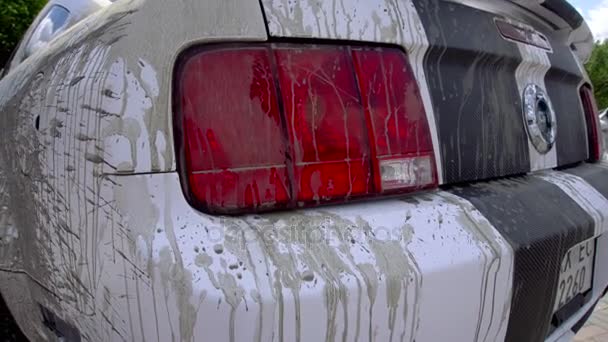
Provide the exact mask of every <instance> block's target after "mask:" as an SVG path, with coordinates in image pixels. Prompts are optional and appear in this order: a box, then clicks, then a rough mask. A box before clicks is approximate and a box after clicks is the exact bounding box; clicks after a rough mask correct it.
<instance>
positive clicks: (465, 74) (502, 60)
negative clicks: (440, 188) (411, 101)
mask: <svg viewBox="0 0 608 342" xmlns="http://www.w3.org/2000/svg"><path fill="white" fill-rule="evenodd" d="M262 3H263V6H264V10H265V13H266V18H267V21H268V27H269V34H270V36H272V37H287V38H315V39H339V40H356V41H372V42H382V43H391V44H398V45H400V46H402V47H403V48H404V49H405V51H407V52H408V55H409V58H410V62H411V64H412V67H413V69H414V74H415V75H416V78H417V80H418V82H419V84H422V85H427V86H422V87H421V95H422V99H423V102H424V105H425V110H426V113H427V118H428V122H429V125H430V126H431V132H432V137H433V144H434V150H435V157H436V163H437V165H438V169H439V179H440V183H448V184H449V183H459V182H467V181H476V180H477V181H478V180H481V179H492V178H497V177H504V176H508V175H516V174H523V173H526V172H530V171H537V170H544V169H547V168H554V167H556V166H563V165H570V164H573V163H576V162H580V161H584V160H586V159H587V158H588V154H587V151H588V148H587V139H586V127H585V124H584V123H585V121H584V119H583V115H584V114H583V113H584V112H583V107H582V103H581V102H580V101H579V100H575V101H569V100H568V99H572V98H574V99H578V98H579V96H578V91H579V87H580V85H582V84H583V83H584V82H587V79H588V78H587V76H586V73H585V71H584V68H583V67H582V64H581V63H580V62H579V61H578V58H577V57H576V56H575V54H574V53H573V52H572V51H571V50H570V44H569V43H568V42H569V41H568V40H567V38H568V37H564V35H563V33H562V32H560V31H557V32H556V31H555V30H554V29H552V28H549V27H548V26H547V24H546V22H544V21H543V20H540V19H539V18H538V17H536V18H534V17H533V16H531V14H530V13H525V15H524V14H521V13H520V12H521V11H522V9H521V8H520V7H519V6H518V5H516V4H514V3H510V2H507V1H499V2H496V1H489V2H488V3H487V4H485V5H484V6H481V8H479V7H480V6H478V4H476V2H475V1H445V0H433V1H417V0H409V1H383V0H377V1H356V0H353V1H341V2H331V1H330V2H318V1H300V2H291V1H287V0H264V1H262ZM498 18H500V19H502V20H506V21H509V22H511V23H513V24H514V25H517V26H519V27H523V28H526V29H527V30H530V31H536V32H540V33H541V34H543V35H544V36H545V37H547V39H548V42H549V43H550V46H551V47H552V51H547V50H545V49H542V48H538V47H535V46H532V45H528V44H524V43H521V42H516V41H511V40H507V39H505V38H503V37H502V36H501V34H500V32H499V30H498V29H497V27H496V25H495V20H496V19H498ZM476 32H479V34H476ZM472 35H473V36H475V39H471V38H472ZM529 84H536V85H538V86H540V88H541V89H543V90H544V91H545V92H546V93H547V94H548V96H549V98H550V100H551V101H552V103H553V108H554V109H555V113H556V116H557V127H558V133H557V135H558V136H559V139H558V141H557V143H556V146H555V147H554V148H553V149H552V150H550V151H549V153H547V154H542V153H539V152H537V150H536V149H535V147H534V146H533V145H532V144H531V143H527V141H528V139H527V134H526V131H525V128H524V126H523V125H522V118H521V110H522V107H523V104H522V94H523V91H524V88H525V87H526V86H527V85H529Z"/></svg>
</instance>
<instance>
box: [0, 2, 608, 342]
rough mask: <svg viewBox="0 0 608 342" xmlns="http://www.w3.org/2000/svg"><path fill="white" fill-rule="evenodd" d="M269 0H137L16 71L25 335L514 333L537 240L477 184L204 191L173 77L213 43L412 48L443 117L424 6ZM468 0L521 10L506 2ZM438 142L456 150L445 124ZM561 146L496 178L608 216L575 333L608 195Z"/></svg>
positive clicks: (3, 205) (12, 99) (7, 182)
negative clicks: (191, 55)
mask: <svg viewBox="0 0 608 342" xmlns="http://www.w3.org/2000/svg"><path fill="white" fill-rule="evenodd" d="M261 3H263V5H264V8H262V7H261V5H260V2H259V1H257V0H246V1H245V0H239V1H235V0H205V1H190V0H188V1H178V2H176V1H160V0H147V1H143V0H120V1H117V2H115V3H114V4H112V5H110V6H107V7H106V8H105V9H104V10H102V11H97V12H95V13H93V14H92V15H90V16H88V17H86V18H84V19H83V20H82V21H80V22H79V23H78V24H76V25H74V26H72V27H71V28H69V29H67V30H66V32H64V33H63V34H61V35H60V36H58V37H57V38H55V40H54V41H53V42H52V44H49V46H48V47H47V48H45V49H43V50H40V51H37V52H35V53H34V54H32V55H31V56H29V57H28V58H27V59H26V60H25V61H24V62H22V63H16V65H12V66H11V68H10V70H9V71H8V74H7V75H6V77H5V78H4V79H3V80H2V81H0V109H1V113H2V114H1V115H2V116H1V117H0V127H2V128H3V133H2V135H1V136H0V146H1V147H0V190H2V191H0V238H1V240H0V256H1V260H3V261H2V262H1V263H0V291H1V292H2V294H3V296H4V297H5V299H6V301H7V303H8V305H9V307H10V308H11V311H12V313H13V315H14V317H15V318H16V320H17V321H18V323H19V324H20V326H21V328H22V329H23V331H24V333H25V334H26V335H27V336H28V337H29V338H30V339H32V340H33V341H39V340H54V339H58V338H64V339H65V340H88V341H172V340H173V341H179V340H181V341H201V340H209V341H249V340H254V341H287V340H290V341H291V340H295V341H321V340H327V341H333V340H343V341H347V340H348V341H353V340H356V341H359V340H365V341H367V340H369V341H371V340H377V341H389V340H398V341H414V340H415V341H418V342H424V341H502V340H505V339H506V338H507V331H508V326H509V320H510V319H511V318H512V315H511V308H512V306H511V305H512V300H513V298H514V296H516V295H517V293H518V291H520V289H519V288H516V287H514V285H513V283H514V273H515V262H516V258H515V254H516V253H517V250H514V248H513V246H512V245H511V243H510V241H508V239H506V238H505V236H504V234H503V233H501V230H500V229H498V228H497V227H496V222H495V221H493V220H491V219H489V217H488V215H487V214H486V213H484V212H482V210H480V209H479V204H478V203H477V202H475V201H472V200H470V199H468V198H467V197H466V196H461V195H458V193H457V192H454V191H448V190H442V189H437V190H433V191H430V192H424V193H420V194H414V195H411V196H408V197H405V198H390V199H383V200H375V201H368V202H360V203H350V204H343V205H335V206H329V207H318V208H309V209H300V210H294V211H281V212H275V213H265V214H259V215H256V214H247V215H241V216H214V215H209V214H205V213H202V212H201V211H199V210H196V209H195V208H193V207H192V206H191V205H190V204H189V202H188V201H187V199H186V198H185V196H184V193H183V191H182V186H181V183H180V175H179V173H178V172H177V171H178V166H177V164H178V163H177V159H178V158H179V157H178V156H177V155H176V152H175V149H174V132H173V124H174V123H173V121H172V115H171V112H172V77H173V69H174V64H175V62H176V60H177V58H178V56H179V54H180V52H182V51H184V50H185V49H187V48H188V47H190V46H193V45H196V44H206V43H214V42H220V41H239V42H264V41H267V40H269V39H270V36H273V37H276V36H280V37H305V38H320V39H330V40H331V39H334V40H335V39H339V40H346V41H366V42H369V41H373V42H381V43H390V44H396V45H398V46H400V47H402V48H403V49H404V50H405V51H407V52H408V54H409V56H410V61H411V63H412V66H413V68H414V70H415V72H416V79H417V80H418V82H419V84H421V85H422V86H421V93H422V95H421V96H422V98H423V100H424V105H425V108H426V110H427V117H428V119H429V122H430V123H431V126H432V127H435V125H436V123H435V120H436V117H435V115H434V113H435V111H434V109H433V103H432V101H431V97H432V95H431V94H430V93H431V91H430V90H429V87H428V86H427V77H428V74H427V72H426V71H425V69H424V68H422V63H423V61H424V58H425V57H424V56H425V52H426V51H427V49H428V48H429V38H428V36H427V33H426V32H425V29H423V28H422V23H421V19H420V16H419V13H418V12H417V11H416V10H415V9H414V5H413V4H412V1H411V0H403V1H402V0H399V1H396V0H387V1H384V0H365V1H363V0H343V1H340V2H336V3H333V2H324V3H323V5H322V6H321V5H320V7H315V6H316V5H315V4H314V3H316V1H303V2H302V4H301V5H302V7H297V6H296V7H297V11H289V10H287V9H288V8H292V5H291V4H290V2H289V1H282V0H263V1H261ZM454 3H467V4H468V5H470V6H474V7H479V8H486V6H490V5H488V4H490V3H491V4H492V6H494V8H492V10H493V11H494V10H496V12H497V13H504V11H502V12H501V11H499V9H501V8H502V7H501V6H503V5H500V4H498V2H491V1H490V2H487V3H486V2H476V1H470V2H469V1H454ZM505 3H506V2H505ZM492 6H490V7H492ZM509 6H513V5H512V4H511V5H508V6H507V5H505V6H504V7H505V8H510V7H509ZM530 6H533V5H530ZM383 8H390V10H386V11H385V10H377V9H383ZM368 12H369V13H373V15H368V14H367V13H368ZM512 15H513V17H516V18H517V17H518V14H517V13H514V14H512ZM265 17H266V18H267V20H268V28H267V23H266V22H265V19H264V18H265ZM404 23H406V24H407V25H406V24H404ZM586 32H588V29H587V30H585V29H584V28H581V29H580V30H578V31H574V33H572V37H571V40H572V43H573V44H579V43H580V44H582V45H581V46H582V47H586V46H587V45H585V44H584V42H585V41H586V39H587V38H588V37H587V35H586V34H585V33H586ZM269 35H270V36H269ZM429 35H430V33H429ZM577 35H579V36H582V37H583V38H584V39H577ZM517 45H518V46H519V47H520V48H521V49H522V51H523V50H525V49H526V47H525V46H524V44H519V43H518V44H517ZM583 50H584V49H580V50H579V52H580V51H583ZM533 52H534V53H536V52H535V51H533ZM534 53H532V52H531V53H530V55H529V56H536V55H534ZM543 56H544V55H543ZM583 57H584V56H583ZM575 58H576V60H577V61H579V62H580V60H579V57H578V56H577V57H575ZM521 65H522V67H528V68H529V69H528V70H531V72H519V73H518V77H519V78H518V82H519V84H522V85H524V84H525V83H528V82H533V81H534V77H537V76H534V75H535V72H537V71H538V70H539V69H540V70H542V69H545V72H546V69H548V67H546V65H543V64H542V62H541V61H539V60H536V59H534V58H533V57H530V59H528V60H525V58H524V61H523V62H522V63H521ZM581 68H582V67H581ZM538 83H541V82H540V81H539V82H538ZM432 136H433V146H434V149H435V151H436V155H437V156H439V155H440V153H441V143H440V140H441V137H440V134H439V133H438V132H437V130H436V129H432ZM558 139H559V137H558ZM558 144H559V142H558ZM526 146H527V145H526ZM526 148H527V147H526ZM556 160H557V159H556V157H555V154H554V155H553V159H551V157H548V158H545V157H543V156H537V159H534V160H533V161H531V164H533V165H530V174H529V175H528V176H526V177H525V179H523V180H521V179H508V180H496V181H492V182H489V183H484V185H480V187H482V186H484V187H487V188H488V189H494V190H495V191H497V193H504V192H505V191H508V190H505V189H516V188H518V187H519V186H521V185H522V184H524V183H530V184H532V183H534V184H537V183H539V184H540V183H542V184H543V185H542V186H546V187H551V191H556V193H557V192H559V196H561V197H559V196H558V197H559V198H558V199H551V201H549V200H547V202H546V204H545V205H546V207H547V213H549V212H555V213H556V214H559V212H560V210H563V211H566V212H568V210H570V209H568V208H570V207H576V213H579V212H580V213H586V215H588V216H585V217H586V220H587V221H589V222H588V223H590V224H592V225H593V229H592V234H591V235H590V236H589V238H595V239H597V247H596V249H597V254H596V259H595V261H594V263H595V275H594V278H593V289H592V293H591V297H590V299H589V301H588V302H587V303H586V304H584V306H582V307H581V308H580V309H579V310H577V311H576V313H574V314H573V315H572V316H571V317H570V318H568V320H567V321H566V322H564V323H563V324H561V326H560V327H559V328H557V329H555V330H554V331H552V332H551V333H550V334H547V335H546V338H547V340H548V341H557V340H560V339H561V340H567V339H569V338H571V337H572V336H573V335H574V332H573V331H572V330H571V328H572V327H573V326H574V325H575V324H576V323H577V322H579V321H580V320H581V319H582V318H583V316H584V315H585V313H586V312H588V311H589V310H590V309H592V308H593V306H594V305H595V303H596V302H597V300H598V299H599V298H600V296H602V295H603V293H604V290H605V289H606V286H607V285H608V269H607V268H606V265H607V263H608V235H606V234H605V233H604V232H605V231H606V229H607V225H608V199H607V198H606V197H605V194H602V192H601V190H599V189H598V188H596V187H594V186H593V185H591V184H590V182H589V181H587V180H586V179H585V178H583V177H582V176H579V175H575V174H572V173H568V172H562V171H557V170H553V168H554V167H556V166H557V161H556ZM436 164H437V166H438V171H439V177H440V184H447V182H446V181H445V179H447V177H448V176H446V175H444V174H443V170H444V168H443V167H442V165H443V161H442V160H441V159H440V158H439V157H437V159H436ZM577 168H579V169H580V170H587V169H590V170H591V169H592V170H596V169H597V170H599V171H597V172H598V173H599V172H601V171H602V170H604V169H608V164H602V163H600V164H593V165H591V164H589V165H587V164H583V165H579V166H577ZM472 187H475V186H472ZM530 196H532V195H530ZM514 201H515V200H514ZM566 202H567V206H562V205H564V203H566ZM505 206H506V207H508V203H505ZM506 215H507V217H509V216H520V215H523V216H526V215H528V213H526V215H524V214H522V213H516V212H512V213H508V214H506ZM573 215H574V214H573ZM577 215H578V214H577ZM526 217H527V216H526ZM573 220H574V219H573ZM524 221H525V220H524ZM530 222H532V221H530ZM522 248H525V247H522ZM557 262H560V261H557ZM555 281H557V279H555ZM550 291H551V290H550V289H547V292H550ZM547 296H548V297H550V296H549V294H548V295H547ZM551 300H552V299H551ZM52 326H54V327H55V328H54V329H53V328H51V327H52ZM543 336H544V335H543Z"/></svg>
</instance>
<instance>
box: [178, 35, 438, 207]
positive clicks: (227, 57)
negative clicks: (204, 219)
mask: <svg viewBox="0 0 608 342" xmlns="http://www.w3.org/2000/svg"><path fill="white" fill-rule="evenodd" d="M175 95H176V96H175V105H176V116H177V118H176V132H177V134H176V137H178V146H179V147H180V148H179V150H180V155H181V156H180V157H181V160H180V165H181V169H182V170H181V171H182V176H184V178H183V181H184V188H185V190H186V193H187V194H188V197H189V199H190V200H191V201H192V202H193V203H194V204H195V205H196V206H197V207H199V208H200V209H203V210H206V211H208V212H212V213H243V212H254V211H262V210H270V209H281V208H294V207H299V206H310V205H318V204H322V203H334V202H344V201H349V200H351V199H357V198H365V197H371V196H376V195H379V194H382V193H404V192H411V191H416V190H420V189H427V188H432V187H436V186H437V180H436V170H435V159H434V155H433V148H432V142H431V136H430V131H429V126H428V123H427V120H426V115H425V113H424V108H423V106H422V102H421V99H420V95H419V91H418V86H417V84H416V80H415V78H414V76H413V73H412V70H411V68H410V66H409V64H408V61H407V57H406V55H405V54H404V53H403V52H402V51H401V50H399V49H394V48H351V47H344V46H328V45H320V46H313V45H288V44H270V45H267V44H262V45H260V44H257V45H253V44H252V45H249V46H234V45H231V46H223V47H222V46H218V47H212V48H207V49H199V50H198V51H194V52H190V53H189V54H188V55H186V56H184V58H182V61H181V62H180V63H179V65H178V71H177V73H176V87H175Z"/></svg>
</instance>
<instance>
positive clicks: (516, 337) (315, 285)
mask: <svg viewBox="0 0 608 342" xmlns="http://www.w3.org/2000/svg"><path fill="white" fill-rule="evenodd" d="M602 180H608V169H606V166H602V165H582V166H580V167H577V168H575V169H572V170H568V171H563V172H558V171H549V172H544V173H540V174H536V175H530V176H526V177H521V178H518V179H513V180H509V181H496V182H490V183H485V184H477V185H471V186H466V187H462V188H452V189H446V190H441V191H435V192H430V193H425V194H419V195H415V196H410V197H404V198H402V199H390V200H383V201H376V202H368V203H359V204H351V205H342V206H334V207H323V208H316V209H307V210H300V211H290V212H281V213H273V214H264V215H251V216H241V217H213V216H208V215H204V214H201V213H200V212H198V211H196V210H194V209H192V208H191V207H190V206H189V205H188V204H187V202H186V200H185V199H184V196H183V194H182V191H181V188H180V183H179V177H178V175H177V174H174V173H167V174H153V175H138V176H111V177H107V178H106V179H105V180H104V181H103V184H102V185H101V189H102V194H101V198H102V199H104V203H105V202H107V203H108V208H109V207H110V206H111V210H110V209H108V210H105V211H104V213H105V215H103V216H100V222H99V227H105V228H104V229H102V230H100V232H99V235H98V236H97V237H99V240H98V246H99V247H98V248H99V249H98V251H97V252H96V255H97V256H98V261H97V265H96V267H97V269H96V270H97V274H99V275H100V277H99V280H98V283H97V284H96V285H95V286H94V287H91V293H92V294H94V300H95V301H96V303H95V305H92V306H91V308H94V310H95V311H96V312H95V314H94V315H86V316H83V315H82V313H81V311H79V310H78V307H76V306H75V305H74V304H73V302H70V301H69V300H63V301H61V302H59V303H56V304H55V306H53V304H50V303H45V304H44V305H45V306H46V307H47V308H48V309H49V310H51V311H54V312H55V313H56V314H61V316H62V317H63V318H65V321H67V322H70V323H72V324H74V325H75V326H76V327H77V328H78V329H79V330H80V332H81V334H82V335H83V336H89V337H90V338H92V339H95V340H117V339H126V340H141V339H143V340H161V341H164V340H171V339H177V340H179V339H181V340H190V339H192V338H194V339H195V340H198V339H202V338H203V337H204V338H205V339H208V340H214V341H224V340H236V341H241V340H243V341H250V340H252V339H253V340H257V341H271V340H273V339H274V340H279V341H282V340H302V341H319V340H336V339H344V340H348V341H351V340H369V339H372V340H378V341H389V340H405V341H412V340H414V339H415V340H416V341H419V342H420V341H495V340H496V341H501V340H513V341H535V340H543V339H545V338H546V337H547V334H548V332H549V331H550V322H551V311H552V310H551V308H552V307H553V298H554V297H555V291H556V287H557V284H556V283H557V277H558V273H557V272H558V269H557V268H558V265H559V263H560V261H561V259H562V257H563V254H564V253H565V251H567V250H568V249H569V248H570V247H571V246H573V245H575V244H576V243H578V242H581V241H584V240H586V239H588V238H592V237H599V240H598V246H597V256H596V261H595V278H594V283H593V290H592V291H593V296H592V299H591V300H590V301H588V302H587V303H586V304H584V306H583V307H581V308H580V309H579V310H578V311H577V313H576V314H575V315H574V316H572V317H571V318H570V319H569V320H568V321H567V322H565V323H564V324H562V325H561V326H560V327H557V328H556V329H555V330H554V331H553V333H552V334H550V336H549V337H548V339H549V340H550V341H555V340H558V339H559V338H561V337H563V336H566V335H564V334H568V333H569V331H570V330H571V328H572V327H573V326H574V325H575V324H576V322H577V321H578V320H580V319H581V317H582V316H583V315H584V313H585V312H586V311H587V310H588V309H589V308H591V307H592V305H593V303H595V301H596V300H597V299H598V298H599V296H600V295H601V294H602V293H603V291H604V289H605V288H606V286H607V285H608V269H607V267H606V266H607V265H608V236H607V235H606V234H604V235H602V233H603V232H604V231H605V228H606V223H607V222H608V221H607V218H608V200H607V199H606V198H608V181H606V182H605V183H606V184H607V185H606V186H603V185H602ZM97 237H96V238H97ZM53 277H58V278H63V277H66V275H63V274H61V270H58V271H57V273H56V274H53ZM69 290H70V289H65V288H64V289H57V290H56V291H57V293H56V294H57V295H58V296H60V297H61V298H69V297H68V296H67V295H66V294H65V293H64V292H65V291H69ZM121 294H124V295H121ZM9 304H10V303H9ZM63 318H62V319H63ZM532 324H533V325H534V327H535V328H533V329H528V328H529V327H530V326H531V325H532Z"/></svg>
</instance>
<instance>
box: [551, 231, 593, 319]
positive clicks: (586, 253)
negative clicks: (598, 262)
mask: <svg viewBox="0 0 608 342" xmlns="http://www.w3.org/2000/svg"><path fill="white" fill-rule="evenodd" d="M594 260H595V239H591V240H587V241H584V242H582V243H579V244H578V245H576V246H574V247H572V248H571V249H570V250H569V251H568V252H567V253H566V256H564V259H563V260H562V265H561V268H560V273H559V282H558V283H557V294H556V297H555V306H554V308H553V312H556V311H558V310H559V309H561V308H562V307H563V306H564V305H566V304H568V302H570V301H571V300H572V298H574V297H576V296H577V295H578V294H580V293H585V292H587V291H588V290H590V289H591V281H592V280H593V261H594Z"/></svg>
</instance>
